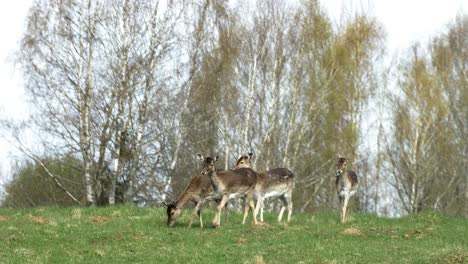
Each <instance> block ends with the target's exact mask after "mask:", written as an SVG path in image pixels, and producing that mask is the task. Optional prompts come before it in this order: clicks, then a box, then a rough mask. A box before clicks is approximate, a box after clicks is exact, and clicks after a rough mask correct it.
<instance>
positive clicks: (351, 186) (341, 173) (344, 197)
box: [335, 156, 359, 223]
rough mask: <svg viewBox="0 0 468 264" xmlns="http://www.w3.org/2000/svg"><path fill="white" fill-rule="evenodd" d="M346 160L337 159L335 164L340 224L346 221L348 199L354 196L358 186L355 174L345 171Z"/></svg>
mask: <svg viewBox="0 0 468 264" xmlns="http://www.w3.org/2000/svg"><path fill="white" fill-rule="evenodd" d="M347 165H348V159H346V158H343V157H339V156H338V161H337V163H336V172H337V175H336V182H335V185H336V192H337V194H338V199H339V200H340V220H341V222H342V223H344V222H346V221H347V220H348V214H347V211H346V210H347V207H348V202H349V198H350V197H351V196H353V195H354V194H356V191H357V189H358V186H359V180H358V177H357V175H356V173H355V172H354V171H352V170H347V169H346V166H347Z"/></svg>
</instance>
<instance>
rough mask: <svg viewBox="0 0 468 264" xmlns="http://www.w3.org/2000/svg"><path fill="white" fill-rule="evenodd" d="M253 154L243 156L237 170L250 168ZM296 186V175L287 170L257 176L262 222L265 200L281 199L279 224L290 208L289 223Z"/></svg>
mask: <svg viewBox="0 0 468 264" xmlns="http://www.w3.org/2000/svg"><path fill="white" fill-rule="evenodd" d="M252 157H253V153H249V154H248V155H242V156H241V157H240V158H239V159H238V160H237V162H236V168H250V167H251V164H252V163H251V160H252ZM294 184H295V177H294V173H292V172H291V171H290V170H288V169H286V168H276V169H272V170H269V171H265V172H261V173H258V174H257V186H256V190H255V191H256V192H255V195H256V198H257V205H256V207H255V208H256V210H257V213H258V211H260V221H261V222H263V206H264V200H265V198H280V200H281V202H282V203H283V206H282V207H281V210H280V212H279V214H278V222H281V220H282V218H283V212H284V210H285V209H286V207H287V208H288V222H289V221H290V220H291V214H292V207H293V202H292V190H293V188H294Z"/></svg>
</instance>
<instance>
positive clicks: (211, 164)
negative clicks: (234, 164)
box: [197, 154, 218, 175]
mask: <svg viewBox="0 0 468 264" xmlns="http://www.w3.org/2000/svg"><path fill="white" fill-rule="evenodd" d="M197 156H198V160H200V161H201V162H202V171H201V174H202V175H206V174H209V173H210V172H213V171H215V170H216V167H215V162H216V161H217V160H218V156H216V157H214V158H212V157H206V158H204V157H203V155H201V154H197Z"/></svg>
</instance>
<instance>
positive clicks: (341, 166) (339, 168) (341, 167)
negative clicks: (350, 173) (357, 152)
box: [336, 157, 348, 174]
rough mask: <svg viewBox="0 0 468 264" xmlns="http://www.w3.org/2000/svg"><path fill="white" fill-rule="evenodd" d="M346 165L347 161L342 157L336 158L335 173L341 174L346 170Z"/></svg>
mask: <svg viewBox="0 0 468 264" xmlns="http://www.w3.org/2000/svg"><path fill="white" fill-rule="evenodd" d="M346 165H348V159H347V158H343V157H338V161H337V162H336V172H337V173H338V174H342V173H343V172H344V171H345V170H346Z"/></svg>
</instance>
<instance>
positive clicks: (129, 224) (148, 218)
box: [0, 206, 468, 264]
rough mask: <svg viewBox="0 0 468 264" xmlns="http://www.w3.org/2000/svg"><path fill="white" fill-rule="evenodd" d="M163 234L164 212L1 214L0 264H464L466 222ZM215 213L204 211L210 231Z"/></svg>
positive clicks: (319, 218) (330, 219)
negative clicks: (210, 224)
mask: <svg viewBox="0 0 468 264" xmlns="http://www.w3.org/2000/svg"><path fill="white" fill-rule="evenodd" d="M189 215H190V211H189V210H186V211H184V214H183V216H182V217H181V218H180V219H179V221H178V224H177V225H176V227H173V228H168V227H166V216H165V210H164V209H142V208H137V207H134V206H122V207H106V208H38V209H8V208H0V263H284V264H286V263H468V220H466V219H462V218H454V217H448V216H444V215H440V214H436V213H431V212H426V213H421V214H418V215H415V216H411V217H405V218H401V219H385V218H378V217H376V216H374V215H370V214H356V213H354V214H352V215H351V218H350V221H349V222H348V223H346V224H340V223H339V222H338V215H337V213H319V214H300V215H298V214H296V215H293V219H292V220H291V222H290V223H289V224H287V225H286V224H278V223H276V222H275V217H276V216H275V215H274V214H267V215H266V219H265V220H266V222H267V223H268V224H263V225H258V226H252V225H250V224H248V225H245V226H243V225H241V224H240V222H241V215H239V214H231V216H230V223H229V224H227V225H226V224H224V223H222V227H221V228H218V229H214V228H210V227H208V228H203V229H201V228H199V225H198V221H196V222H195V223H194V227H192V228H191V229H188V228H187V224H188V222H189ZM212 217H213V211H210V210H205V214H204V220H205V225H209V223H211V218H212Z"/></svg>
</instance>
